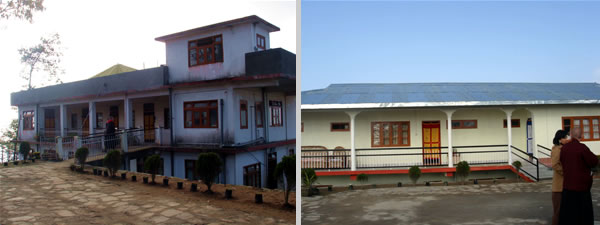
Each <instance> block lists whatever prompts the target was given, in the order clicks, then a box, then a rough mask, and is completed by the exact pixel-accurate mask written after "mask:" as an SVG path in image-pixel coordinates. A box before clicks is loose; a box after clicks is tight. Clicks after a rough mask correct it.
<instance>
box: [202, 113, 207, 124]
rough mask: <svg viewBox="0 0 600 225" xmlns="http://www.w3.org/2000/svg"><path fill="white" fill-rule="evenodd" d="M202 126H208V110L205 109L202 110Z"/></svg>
mask: <svg viewBox="0 0 600 225" xmlns="http://www.w3.org/2000/svg"><path fill="white" fill-rule="evenodd" d="M202 126H203V127H207V126H208V112H207V111H204V112H202Z"/></svg>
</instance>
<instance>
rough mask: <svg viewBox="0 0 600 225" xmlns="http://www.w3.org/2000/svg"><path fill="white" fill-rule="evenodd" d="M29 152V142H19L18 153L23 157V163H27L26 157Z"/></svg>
mask: <svg viewBox="0 0 600 225" xmlns="http://www.w3.org/2000/svg"><path fill="white" fill-rule="evenodd" d="M29 151H31V146H29V142H21V146H19V153H21V155H23V163H26V162H27V156H29Z"/></svg>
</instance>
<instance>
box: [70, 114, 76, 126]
mask: <svg viewBox="0 0 600 225" xmlns="http://www.w3.org/2000/svg"><path fill="white" fill-rule="evenodd" d="M71 129H77V113H72V114H71Z"/></svg>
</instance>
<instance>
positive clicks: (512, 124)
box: [503, 119, 521, 128]
mask: <svg viewBox="0 0 600 225" xmlns="http://www.w3.org/2000/svg"><path fill="white" fill-rule="evenodd" d="M510 121H511V122H510V124H511V128H516V127H521V119H510ZM515 121H516V122H517V125H514V123H515ZM503 123H504V128H507V124H506V119H504V121H503Z"/></svg>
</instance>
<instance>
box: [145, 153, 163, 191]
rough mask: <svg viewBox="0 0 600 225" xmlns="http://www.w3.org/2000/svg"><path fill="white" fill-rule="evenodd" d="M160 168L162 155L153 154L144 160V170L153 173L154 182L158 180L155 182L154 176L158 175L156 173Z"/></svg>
mask: <svg viewBox="0 0 600 225" xmlns="http://www.w3.org/2000/svg"><path fill="white" fill-rule="evenodd" d="M159 169H160V155H152V156H150V157H148V158H146V161H144V171H146V173H150V174H151V175H152V184H156V182H154V178H155V177H156V174H157V173H158V170H159Z"/></svg>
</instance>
